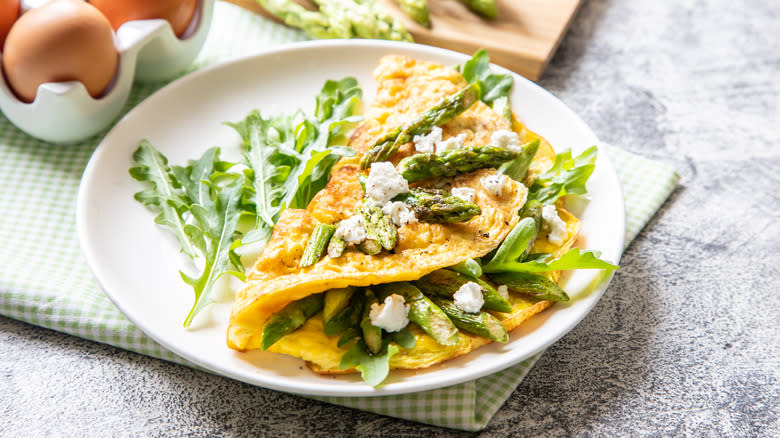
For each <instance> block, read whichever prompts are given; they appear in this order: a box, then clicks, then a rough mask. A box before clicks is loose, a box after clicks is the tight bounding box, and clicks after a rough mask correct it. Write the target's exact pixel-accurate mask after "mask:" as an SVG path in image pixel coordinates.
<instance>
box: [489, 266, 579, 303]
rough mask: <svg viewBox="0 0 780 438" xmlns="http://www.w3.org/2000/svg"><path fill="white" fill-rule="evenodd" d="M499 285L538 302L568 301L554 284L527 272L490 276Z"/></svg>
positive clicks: (561, 290) (562, 291)
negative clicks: (503, 285)
mask: <svg viewBox="0 0 780 438" xmlns="http://www.w3.org/2000/svg"><path fill="white" fill-rule="evenodd" d="M490 278H491V279H492V280H493V281H495V282H496V283H499V284H505V285H506V286H507V288H508V289H509V291H510V292H517V293H521V294H525V295H530V296H532V297H534V298H539V299H540V300H550V301H569V295H568V294H567V293H566V291H564V290H563V289H561V288H560V286H558V285H557V284H555V282H553V281H552V280H550V279H548V278H547V277H542V276H541V275H536V274H530V273H528V272H505V273H501V274H495V275H491V276H490Z"/></svg>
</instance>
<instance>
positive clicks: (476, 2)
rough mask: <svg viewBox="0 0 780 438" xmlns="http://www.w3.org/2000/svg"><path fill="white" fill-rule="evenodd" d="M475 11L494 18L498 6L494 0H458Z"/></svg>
mask: <svg viewBox="0 0 780 438" xmlns="http://www.w3.org/2000/svg"><path fill="white" fill-rule="evenodd" d="M458 1H459V2H461V3H463V4H464V5H466V7H468V8H469V9H471V10H472V11H474V12H476V13H477V14H479V15H482V16H483V17H486V18H491V19H493V18H496V16H497V15H498V6H496V0H458Z"/></svg>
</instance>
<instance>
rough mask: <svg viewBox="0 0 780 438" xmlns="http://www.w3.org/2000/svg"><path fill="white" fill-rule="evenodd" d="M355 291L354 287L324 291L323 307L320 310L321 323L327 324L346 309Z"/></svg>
mask: <svg viewBox="0 0 780 438" xmlns="http://www.w3.org/2000/svg"><path fill="white" fill-rule="evenodd" d="M356 291H357V288H356V287H343V288H338V289H329V290H327V291H325V305H324V307H323V309H322V321H323V322H324V323H325V324H327V323H328V322H329V321H330V320H331V319H333V318H335V317H336V315H338V314H339V313H341V311H342V310H344V309H345V308H346V307H347V305H348V304H349V301H350V300H351V299H352V296H353V295H354V294H355V292H356Z"/></svg>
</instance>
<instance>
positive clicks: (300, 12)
mask: <svg viewBox="0 0 780 438" xmlns="http://www.w3.org/2000/svg"><path fill="white" fill-rule="evenodd" d="M314 2H315V3H316V4H317V6H318V7H319V10H317V11H310V10H308V9H306V8H304V7H303V6H301V5H299V4H297V3H296V2H294V1H292V0H257V3H259V4H260V6H262V7H263V9H265V10H266V11H268V12H269V13H271V14H273V15H275V16H277V17H278V18H279V19H281V20H282V21H284V23H285V24H287V25H288V26H292V27H296V28H298V29H301V30H303V31H304V32H306V33H307V34H309V36H311V37H312V38H318V39H330V38H371V39H384V40H396V41H412V36H411V35H410V34H409V32H408V31H407V30H406V29H404V27H403V24H401V21H400V20H399V19H397V18H396V17H394V16H393V15H392V14H390V13H389V12H387V11H386V10H384V9H383V8H382V6H381V5H379V2H376V1H363V0H314Z"/></svg>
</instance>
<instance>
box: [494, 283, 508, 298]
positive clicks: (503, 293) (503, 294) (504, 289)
mask: <svg viewBox="0 0 780 438" xmlns="http://www.w3.org/2000/svg"><path fill="white" fill-rule="evenodd" d="M496 292H498V294H499V295H501V297H502V298H504V299H505V300H508V299H509V287H507V285H505V284H502V285H501V286H499V287H497V288H496Z"/></svg>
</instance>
